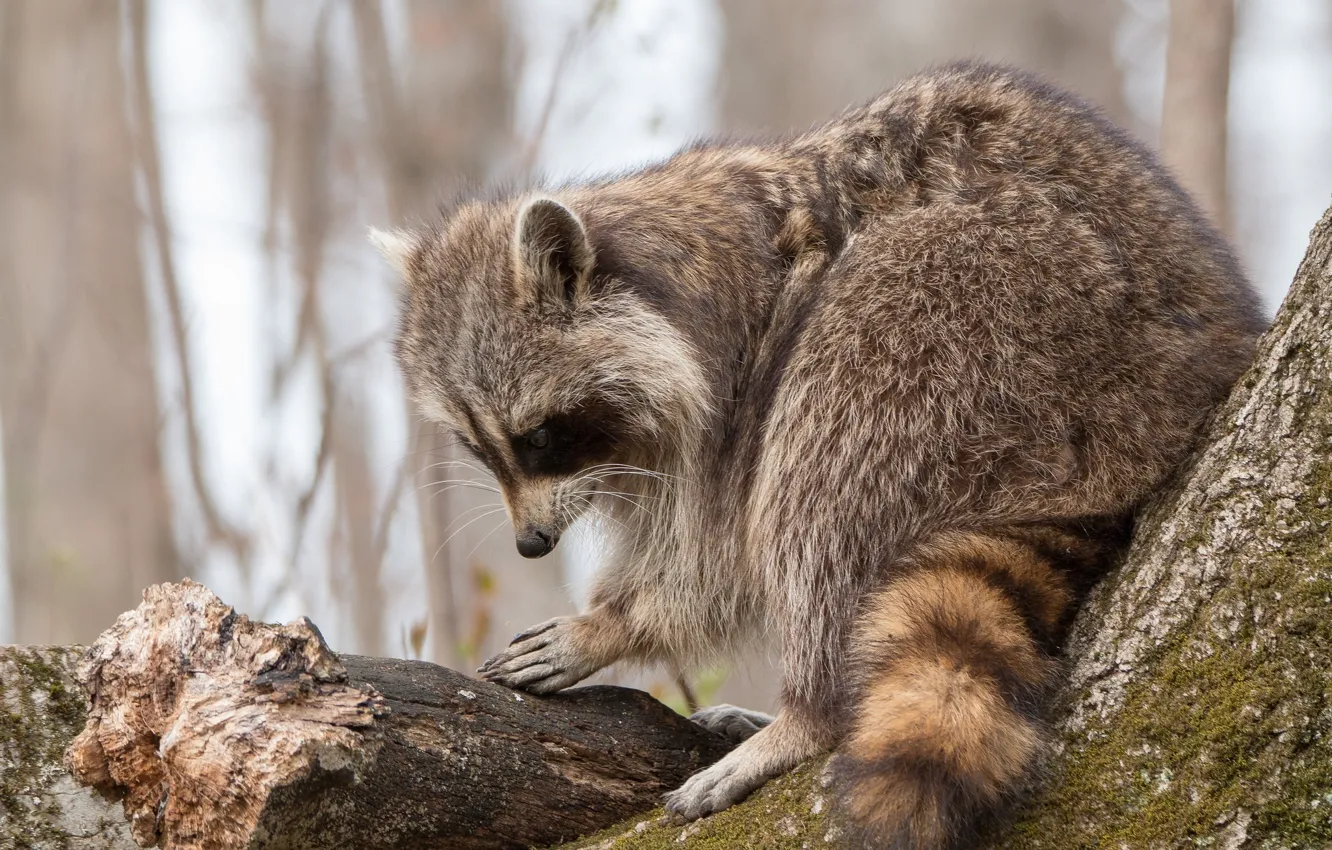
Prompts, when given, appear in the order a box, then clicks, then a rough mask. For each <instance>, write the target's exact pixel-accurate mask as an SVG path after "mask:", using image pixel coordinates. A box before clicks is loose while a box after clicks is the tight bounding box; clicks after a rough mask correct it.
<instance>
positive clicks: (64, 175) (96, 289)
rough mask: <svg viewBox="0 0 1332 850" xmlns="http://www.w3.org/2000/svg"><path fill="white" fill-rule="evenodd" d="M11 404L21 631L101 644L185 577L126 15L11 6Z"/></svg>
mask: <svg viewBox="0 0 1332 850" xmlns="http://www.w3.org/2000/svg"><path fill="white" fill-rule="evenodd" d="M3 15H4V21H3V27H0V29H3V33H4V36H3V37H4V43H3V47H0V49H3V53H0V63H3V67H0V87H3V88H0V169H3V171H0V189H3V193H0V199H3V200H0V216H3V218H0V240H4V241H3V244H0V414H3V417H4V425H5V428H4V466H5V493H7V498H8V516H7V521H8V526H7V528H8V540H9V574H11V581H12V584H13V598H15V609H16V610H15V636H16V639H19V641H23V642H32V643H45V642H52V643H57V642H73V641H88V639H91V638H92V637H95V636H96V634H97V632H99V630H100V629H101V628H103V626H105V624H109V622H112V621H113V620H115V618H116V616H117V614H119V613H120V612H123V610H125V609H127V608H129V606H133V604H135V602H136V600H137V596H139V592H140V590H141V589H143V588H144V586H145V585H148V584H151V582H156V581H164V580H169V578H173V577H176V576H177V572H178V566H177V562H176V552H174V545H173V537H172V528H170V513H169V509H168V500H166V488H165V484H164V478H163V466H161V460H160V457H159V450H157V432H159V400H157V390H156V384H155V377H153V362H152V348H151V338H149V333H148V305H147V297H145V292H144V288H143V282H141V281H143V268H141V257H140V253H139V245H140V236H141V221H140V218H139V216H137V214H136V203H135V144H133V139H132V133H131V127H129V123H128V120H127V113H125V92H127V81H125V73H124V65H123V61H121V59H123V23H121V16H120V9H119V7H117V5H116V4H107V3H99V1H96V0H27V1H24V0H12V1H7V3H4V9H3Z"/></svg>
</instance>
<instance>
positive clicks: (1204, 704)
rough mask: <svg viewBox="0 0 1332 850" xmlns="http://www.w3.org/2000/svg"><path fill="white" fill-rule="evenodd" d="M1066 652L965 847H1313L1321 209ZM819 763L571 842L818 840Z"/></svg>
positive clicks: (1325, 233) (1331, 265)
mask: <svg viewBox="0 0 1332 850" xmlns="http://www.w3.org/2000/svg"><path fill="white" fill-rule="evenodd" d="M1067 657H1068V663H1069V667H1070V675H1069V678H1068V682H1067V685H1066V687H1065V688H1064V690H1063V692H1062V694H1061V696H1060V699H1059V702H1058V704H1057V707H1056V711H1055V729H1056V736H1057V739H1058V747H1057V753H1056V755H1055V757H1054V758H1053V759H1052V760H1051V763H1050V765H1049V766H1048V770H1047V771H1046V772H1045V777H1044V780H1043V782H1042V783H1041V788H1040V789H1039V790H1037V791H1036V792H1035V793H1034V794H1033V795H1032V796H1031V798H1030V799H1029V801H1028V802H1027V804H1026V805H1025V807H1023V808H1022V809H1021V810H1020V811H1019V812H1018V813H1017V814H1016V816H1015V817H1014V818H1013V819H1012V820H1011V821H1010V822H1009V823H1007V824H1006V825H1004V826H1002V827H999V828H996V829H995V830H993V831H992V834H990V835H989V836H988V837H987V838H986V840H985V841H983V842H982V846H986V847H989V848H992V850H1016V849H1017V848H1058V850H1071V848H1153V850H1155V848H1185V847H1215V848H1229V849H1230V850H1236V849H1237V848H1313V847H1332V210H1329V211H1328V212H1327V213H1326V214H1325V215H1324V216H1323V219H1322V221H1320V222H1319V223H1318V225H1317V227H1315V228H1314V231H1313V237H1312V241H1311V243H1310V246H1309V251H1308V254H1307V255H1306V257H1305V259H1304V262H1303V264H1302V265H1301V266H1300V270H1299V272H1298V273H1297V275H1296V278H1295V281H1294V283H1293V285H1292V286H1291V289H1290V292H1289V294H1288V295H1287V297H1286V301H1285V304H1284V305H1283V306H1282V308H1281V311H1280V312H1279V313H1278V315H1277V317H1276V320H1275V322H1274V324H1273V326H1272V328H1271V330H1270V331H1269V332H1268V333H1267V335H1266V336H1265V337H1264V338H1263V341H1262V343H1261V345H1260V348H1259V354H1258V357H1257V359H1256V361H1255V363H1254V365H1253V367H1252V368H1251V369H1250V370H1249V372H1248V373H1247V374H1246V375H1245V376H1244V378H1243V379H1241V381H1240V382H1239V384H1238V385H1237V386H1236V387H1235V389H1234V391H1233V392H1232V394H1231V397H1230V399H1229V400H1228V401H1227V402H1226V404H1225V405H1224V406H1223V407H1222V408H1221V410H1220V411H1218V413H1217V415H1216V417H1215V418H1214V420H1213V424H1212V426H1211V428H1210V431H1209V433H1208V434H1207V436H1206V438H1205V439H1204V441H1203V442H1202V444H1201V447H1200V449H1199V452H1198V454H1197V455H1196V457H1195V460H1194V461H1193V463H1192V465H1191V466H1190V467H1189V468H1188V469H1187V470H1186V471H1184V472H1183V473H1182V474H1181V475H1180V476H1179V478H1178V480H1177V481H1176V483H1175V484H1174V486H1173V487H1171V488H1170V490H1169V491H1168V492H1166V493H1164V494H1162V496H1161V497H1160V498H1159V499H1157V500H1156V502H1155V504H1154V505H1153V506H1152V507H1150V508H1149V509H1148V510H1147V511H1146V513H1145V514H1144V516H1143V517H1142V519H1141V520H1140V522H1139V523H1138V528H1137V531H1136V533H1135V537H1134V543H1133V546H1132V549H1131V550H1130V552H1129V555H1128V557H1127V559H1126V561H1125V563H1124V564H1123V565H1122V566H1121V567H1120V568H1119V569H1118V570H1117V571H1116V572H1115V573H1114V574H1113V575H1111V576H1110V577H1108V578H1107V579H1106V580H1105V581H1103V582H1102V583H1101V585H1100V586H1099V587H1097V589H1096V590H1095V592H1094V593H1093V594H1092V597H1091V599H1089V600H1088V603H1087V605H1086V606H1085V608H1084V609H1083V611H1082V613H1081V614H1080V616H1079V618H1078V621H1077V624H1076V626H1075V628H1074V630H1073V634H1072V636H1071V638H1070V640H1069V643H1068V647H1067ZM818 776H819V772H818V770H817V769H816V768H815V767H814V766H806V767H805V768H804V769H802V770H801V771H799V772H797V773H796V774H794V775H793V776H791V777H788V778H785V779H783V780H780V781H778V782H776V783H770V784H769V786H768V788H765V789H764V790H763V791H761V792H759V793H758V794H757V795H755V797H754V798H752V799H751V800H749V801H747V802H746V803H744V804H742V805H740V806H738V807H735V808H733V809H731V810H729V811H727V812H724V813H722V814H721V815H717V816H714V817H713V818H710V819H708V820H707V821H703V822H701V824H699V825H694V826H691V827H688V828H686V827H683V826H680V825H672V824H668V823H666V822H664V821H662V820H661V819H660V817H659V816H660V812H656V813H653V814H652V815H645V816H642V817H639V818H635V819H632V820H630V821H626V822H625V823H624V824H621V825H619V826H617V827H614V828H612V829H609V830H607V831H606V832H604V833H601V834H599V835H597V836H593V837H591V838H588V839H584V840H583V841H581V842H578V843H575V844H573V845H571V847H585V848H591V847H596V848H601V850H612V848H613V849H614V850H630V848H632V849H633V850H648V848H656V847H668V846H669V847H678V846H686V847H694V846H697V847H713V846H716V847H723V846H725V847H764V848H788V847H789V848H801V847H818V846H827V845H828V844H830V843H835V839H836V828H835V826H833V825H831V824H830V823H829V822H828V821H827V820H825V817H824V815H823V814H822V813H821V812H822V805H821V801H822V799H823V790H822V788H821V784H820V782H819V781H818ZM709 821H711V822H712V823H710V822H709ZM722 836H727V837H726V838H724V837H722ZM737 836H741V837H737ZM727 840H730V842H731V843H727Z"/></svg>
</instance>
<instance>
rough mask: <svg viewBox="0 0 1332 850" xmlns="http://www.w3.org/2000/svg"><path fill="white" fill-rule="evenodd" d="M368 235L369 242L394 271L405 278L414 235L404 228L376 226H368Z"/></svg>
mask: <svg viewBox="0 0 1332 850" xmlns="http://www.w3.org/2000/svg"><path fill="white" fill-rule="evenodd" d="M369 236H370V244H371V245H374V246H375V247H376V248H378V249H379V253H381V254H383V255H384V259H385V260H387V261H388V264H389V265H390V266H392V267H393V270H394V271H395V272H397V273H398V274H399V275H401V276H402V277H403V278H406V277H407V269H408V266H409V265H410V263H411V259H412V252H413V251H415V250H416V237H414V236H413V235H412V234H410V233H408V232H407V231H405V230H380V229H379V228H377V227H372V228H370V233H369Z"/></svg>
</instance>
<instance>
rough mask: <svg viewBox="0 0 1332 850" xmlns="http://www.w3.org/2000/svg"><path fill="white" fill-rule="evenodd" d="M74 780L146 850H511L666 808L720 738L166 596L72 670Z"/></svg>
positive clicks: (184, 593) (161, 591)
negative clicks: (344, 646) (107, 798)
mask: <svg viewBox="0 0 1332 850" xmlns="http://www.w3.org/2000/svg"><path fill="white" fill-rule="evenodd" d="M77 679H78V681H79V683H80V685H81V686H82V687H83V688H84V690H85V691H86V693H87V694H88V696H89V700H90V706H91V707H90V709H89V711H88V715H87V724H86V726H85V727H84V729H83V731H82V732H80V733H79V735H78V736H77V737H76V738H75V739H74V741H73V743H72V744H71V745H70V747H69V749H68V751H67V752H66V755H65V763H66V765H68V767H69V769H70V771H71V772H72V774H73V776H74V777H75V779H77V780H78V781H79V782H80V783H82V784H85V785H91V786H94V787H96V788H98V789H99V790H101V791H103V792H105V793H107V794H108V795H112V796H114V797H116V798H119V799H122V800H123V806H124V817H125V819H127V820H128V822H129V830H130V832H131V833H132V834H133V837H134V839H135V840H137V841H138V842H139V844H141V845H143V846H151V845H154V844H156V845H160V846H164V847H169V848H200V849H201V850H202V848H210V850H211V849H212V848H217V849H218V850H221V848H241V847H253V848H261V847H262V848H291V847H300V848H307V850H317V849H318V848H341V847H358V848H391V847H392V848H398V847H414V848H450V850H453V848H458V850H464V849H465V848H510V847H529V846H532V845H541V844H549V843H552V842H555V841H560V840H564V839H572V838H576V837H577V836H579V835H581V834H585V833H588V832H593V831H595V830H597V829H600V828H602V827H604V826H605V825H606V824H608V823H613V822H615V821H616V820H618V819H620V818H623V817H625V816H627V815H629V814H631V813H633V812H636V811H642V810H644V809H647V808H650V807H651V806H653V805H655V803H656V801H657V799H658V798H659V797H660V795H661V794H662V793H663V792H664V791H666V790H668V789H670V788H672V787H674V786H675V785H677V784H679V783H680V782H682V781H683V780H684V779H685V778H686V777H687V776H688V775H689V774H690V773H692V772H694V771H695V770H698V769H699V768H701V767H703V766H705V765H707V764H709V763H711V762H712V761H715V760H716V759H718V758H720V757H721V756H722V755H723V754H724V753H725V751H726V749H727V745H726V744H725V742H724V741H723V740H722V739H721V738H720V737H718V736H715V735H713V734H712V733H710V732H707V731H705V730H703V729H702V728H700V727H697V726H695V725H693V724H692V723H689V722H688V721H687V720H685V719H684V718H682V717H680V716H679V715H676V714H674V713H673V712H671V711H670V710H669V709H667V708H666V707H665V706H663V705H661V704H660V703H658V702H657V701H656V700H653V699H652V698H651V697H649V696H648V695H647V694H644V693H642V692H640V691H632V690H627V689H624V688H605V687H598V688H578V689H574V690H572V691H569V692H567V693H565V694H560V695H557V696H554V697H550V698H545V699H537V698H534V697H529V696H524V695H521V694H517V693H515V692H513V691H509V690H506V689H504V688H501V687H499V686H497V685H490V684H487V683H484V682H478V681H476V680H473V679H470V678H468V677H465V676H463V675H462V674H460V673H456V672H454V671H451V670H447V669H444V668H442V667H436V666H434V665H431V664H425V663H422V662H412V661H396V660H382V659H371V658H358V657H346V658H342V659H339V658H338V657H337V656H336V655H334V654H333V652H331V651H330V650H329V649H328V647H327V646H326V645H325V644H324V641H323V639H322V637H321V636H320V635H319V632H318V630H317V629H316V628H315V627H314V625H313V624H312V623H310V621H309V620H306V619H301V620H297V621H296V622H294V623H291V624H289V625H286V626H273V625H267V624H263V623H255V622H253V621H251V620H249V619H248V618H247V617H244V616H240V615H237V614H236V612H235V611H234V610H233V609H231V608H229V607H228V606H226V605H224V604H223V603H222V602H221V601H220V600H218V599H217V597H216V596H214V595H213V594H212V593H211V592H210V591H208V590H207V589H206V588H204V587H203V586H202V585H199V584H195V583H193V582H189V581H186V582H183V583H180V584H169V585H154V586H153V587H151V588H149V589H148V591H147V592H145V594H144V602H143V604H142V605H140V606H139V607H138V608H137V609H135V610H134V611H131V612H129V613H127V614H124V615H122V616H121V617H120V619H119V620H118V621H117V622H116V624H115V626H114V627H112V628H111V629H109V630H108V631H106V632H105V633H103V635H102V636H101V637H100V638H98V640H97V641H96V643H94V644H93V646H92V647H91V648H90V649H89V651H88V652H87V654H86V655H85V656H84V658H83V659H82V661H81V662H80V663H79V668H78V672H77Z"/></svg>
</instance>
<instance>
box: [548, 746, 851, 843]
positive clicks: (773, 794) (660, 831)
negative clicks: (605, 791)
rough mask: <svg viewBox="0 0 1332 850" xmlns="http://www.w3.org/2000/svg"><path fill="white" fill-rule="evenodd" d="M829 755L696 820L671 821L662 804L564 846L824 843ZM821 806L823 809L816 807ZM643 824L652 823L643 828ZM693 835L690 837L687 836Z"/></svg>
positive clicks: (826, 826) (826, 825)
mask: <svg viewBox="0 0 1332 850" xmlns="http://www.w3.org/2000/svg"><path fill="white" fill-rule="evenodd" d="M824 761H825V760H824V759H815V760H813V761H811V762H807V763H805V764H804V765H802V766H800V767H798V768H796V769H795V770H793V771H791V772H790V773H788V774H786V775H785V776H782V777H778V778H777V779H774V780H772V781H771V782H769V783H768V784H767V785H765V786H763V788H761V789H759V790H758V791H757V792H755V794H754V795H753V796H752V797H750V798H749V799H748V800H746V801H745V802H743V803H741V804H740V805H738V806H733V807H731V808H729V809H727V810H726V811H724V812H720V813H718V814H715V815H712V816H711V817H707V818H704V819H703V820H700V821H697V822H695V823H692V824H687V825H685V824H670V825H668V824H665V823H663V822H662V815H663V812H662V810H661V809H657V810H655V811H652V812H647V813H645V814H643V815H640V816H638V817H634V818H631V819H629V820H627V821H624V822H623V823H620V824H616V825H615V826H613V827H610V828H609V829H606V830H604V831H602V832H600V833H597V834H596V835H592V836H588V837H586V838H581V839H579V840H578V841H575V842H572V843H569V844H562V845H560V847H561V848H562V850H574V848H584V850H586V848H594V847H599V846H603V845H606V842H610V844H609V845H608V847H609V848H611V850H663V848H676V847H680V846H681V845H682V843H683V846H686V847H690V848H697V849H698V850H733V848H737V847H744V848H754V850H798V849H799V848H801V847H810V846H820V845H822V844H823V838H824V836H825V835H826V834H827V832H828V830H829V829H830V828H831V824H830V823H828V821H827V817H826V808H827V802H826V801H825V800H824V797H825V794H824V792H823V791H822V789H820V787H819V782H818V772H819V771H820V770H821V769H822V767H823V764H824ZM816 810H817V811H816ZM639 824H646V826H645V828H643V829H642V830H641V831H640V830H638V829H637V827H638V825H639ZM682 834H683V835H685V836H687V837H686V838H685V840H684V842H681V841H680V837H681V835H682Z"/></svg>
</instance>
